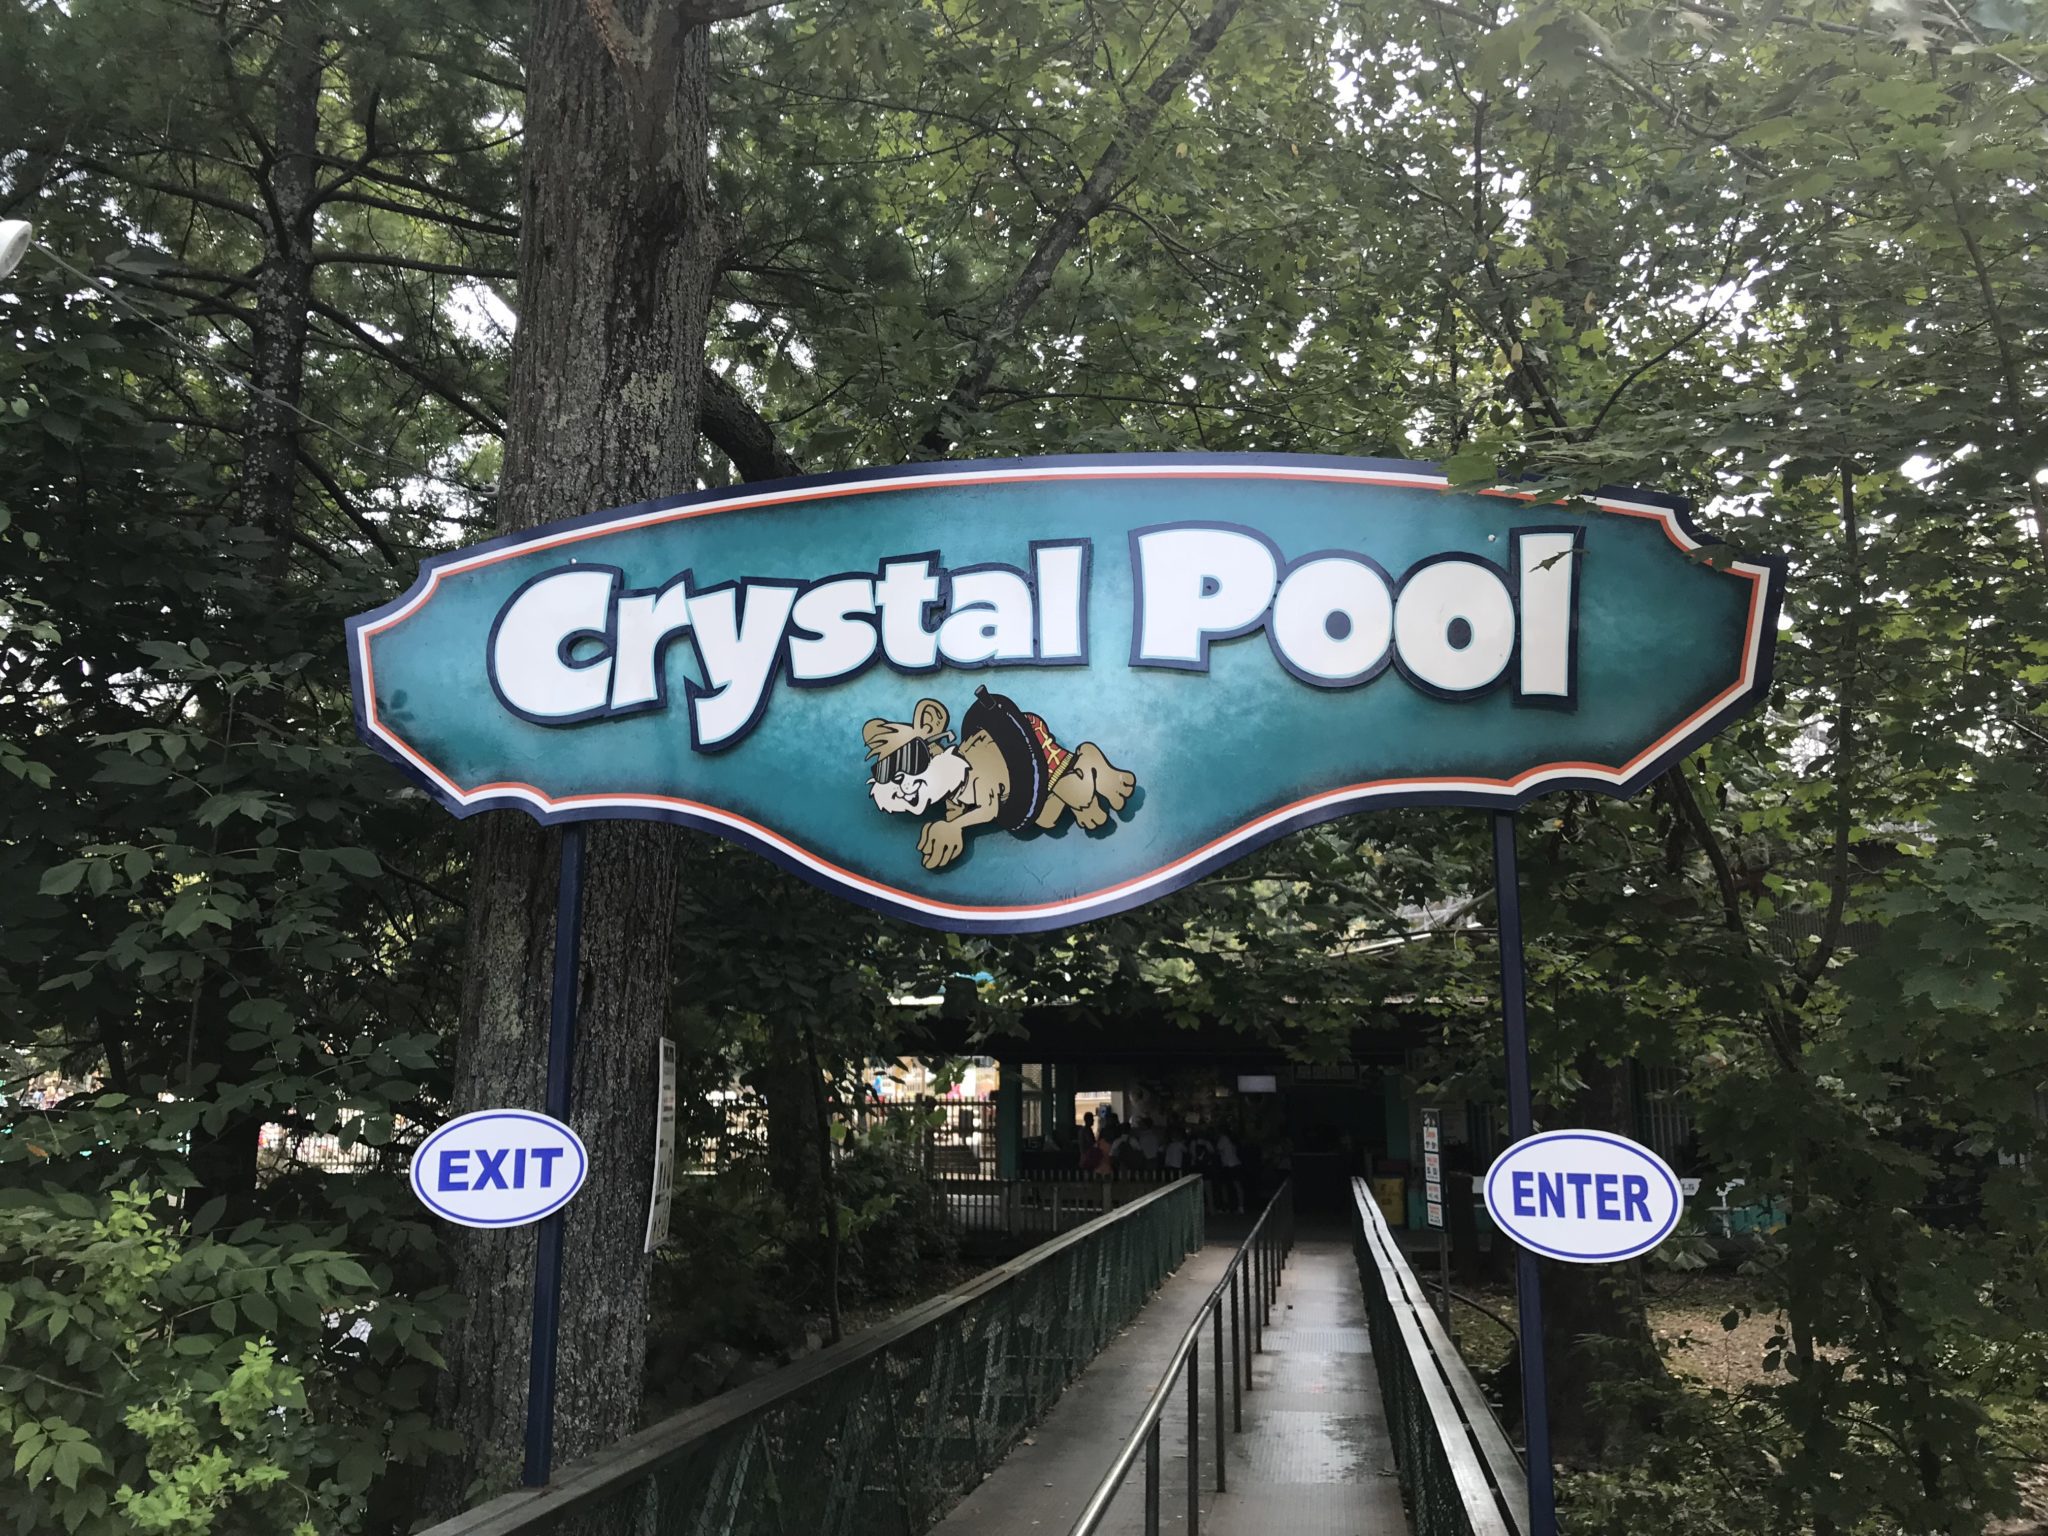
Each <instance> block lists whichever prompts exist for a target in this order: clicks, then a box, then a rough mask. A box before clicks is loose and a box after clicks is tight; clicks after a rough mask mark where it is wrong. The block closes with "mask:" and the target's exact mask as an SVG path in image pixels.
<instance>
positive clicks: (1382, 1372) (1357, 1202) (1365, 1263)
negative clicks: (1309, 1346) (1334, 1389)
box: [1351, 1179, 1529, 1536]
mask: <svg viewBox="0 0 2048 1536" xmlns="http://www.w3.org/2000/svg"><path fill="white" fill-rule="evenodd" d="M1351 1203H1352V1208H1353V1213H1352V1215H1353V1226H1352V1238H1353V1243H1354V1246H1355V1247H1356V1249H1357V1253H1358V1280H1359V1284H1360V1285H1361V1286H1362V1287H1363V1288H1364V1291H1365V1310H1366V1318H1367V1321H1368V1324H1369V1326H1370V1328H1371V1332H1372V1353H1373V1364H1374V1365H1375V1366H1376V1367H1377V1369H1378V1371H1379V1378H1380V1394H1381V1396H1382V1398H1383V1399H1384V1400H1385V1402H1386V1409H1387V1428H1388V1431H1389V1433H1390V1434H1391V1436H1392V1439H1393V1443H1394V1460H1395V1463H1396V1464H1397V1465H1398V1467H1399V1469H1400V1473H1401V1492H1402V1493H1403V1495H1405V1496H1406V1498H1407V1501H1408V1518H1409V1524H1410V1527H1411V1529H1412V1530H1413V1531H1414V1533H1415V1536H1525V1533H1526V1532H1527V1531H1528V1529H1529V1494H1528V1487H1527V1484H1526V1483H1525V1481H1524V1478H1523V1471H1522V1464H1521V1462H1520V1461H1518V1460H1517V1459H1516V1457H1515V1453H1514V1449H1513V1447H1512V1446H1510V1445H1509V1444H1508V1441H1507V1437H1506V1436H1505V1435H1504V1434H1502V1433H1501V1429H1500V1425H1499V1423H1498V1422H1497V1421H1496V1420H1495V1419H1494V1416H1493V1410H1492V1409H1491V1408H1490V1407H1489V1406H1488V1405H1487V1402H1486V1399H1485V1397H1484V1396H1483V1395H1482V1394H1481V1392H1480V1390H1479V1383H1478V1382H1476V1381H1474V1380H1473V1379H1472V1373H1471V1372H1470V1371H1469V1370H1467V1369H1466V1368H1465V1362H1464V1361H1463V1360H1462V1359H1461V1358H1460V1357H1459V1355H1458V1352H1457V1348H1456V1346H1454V1345H1453V1344H1452V1343H1451V1341H1450V1337H1449V1335H1447V1334H1446V1333H1445V1332H1444V1329H1443V1325H1442V1324H1441V1323H1439V1322H1438V1321H1437V1317H1436V1314H1435V1313H1434V1312H1433V1311H1431V1310H1430V1307H1429V1303H1428V1302H1427V1301H1426V1300H1425V1299H1424V1297H1423V1294H1422V1286H1421V1284H1420V1283H1419V1282H1418V1281H1417V1280H1416V1278H1415V1271H1414V1270H1413V1269H1411V1268H1409V1265H1408V1261H1407V1259H1406V1258H1404V1257H1403V1256H1402V1254H1401V1249H1400V1247H1399V1245H1398V1244H1396V1243H1395V1241H1394V1234H1393V1233H1392V1232H1391V1231H1389V1230H1388V1228H1387V1223H1386V1219H1385V1218H1384V1217H1383V1216H1381V1215H1380V1210H1379V1206H1378V1205H1377V1204H1376V1203H1375V1202H1374V1200H1373V1198H1372V1191H1371V1189H1370V1188H1369V1187H1368V1186H1367V1184H1366V1182H1365V1180H1363V1179H1354V1180H1353V1181H1352V1191H1351Z"/></svg>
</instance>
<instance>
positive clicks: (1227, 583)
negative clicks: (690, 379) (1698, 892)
mask: <svg viewBox="0 0 2048 1536" xmlns="http://www.w3.org/2000/svg"><path fill="white" fill-rule="evenodd" d="M563 510H564V511H572V512H573V511H576V510H578V509H573V508H565V509H563ZM1715 543H1716V541H1715V540H1713V539H1712V538H1710V537H1709V536H1708V535H1706V534H1705V533H1703V532H1702V531H1701V530H1700V529H1698V528H1697V527H1695V526H1694V525H1693V523H1692V521H1691V519H1690V517H1689V516H1688V514H1687V510H1686V507H1685V506H1684V504H1683V503H1681V502H1679V501H1676V500H1674V499H1672V498H1670V497H1666V496H1660V495H1657V494H1655V493H1653V492H1647V491H1629V490H1611V491H1602V492H1599V493H1597V494H1595V495H1591V496H1586V497H1580V498H1576V499H1572V500H1570V501H1550V500H1543V501H1539V500H1538V499H1536V498H1534V497H1532V496H1530V495H1527V494H1525V493H1522V492H1519V491H1516V490H1513V489H1509V488H1501V489H1496V490H1489V491H1473V490H1464V489H1458V488H1454V487H1453V486H1451V485H1450V483H1449V482H1448V480H1447V479H1446V478H1445V476H1444V475H1443V474H1442V473H1441V472H1440V471H1439V470H1438V469H1437V468H1436V467H1435V466H1434V465H1430V464H1417V463H1410V462H1407V461H1403V460H1395V459H1353V458H1338V457H1333V456H1324V455H1281V454H1207V453H1191V454H1126V455H1100V456H1077V457H1068V458H1043V459H1018V460H1007V461H995V462H982V463H973V462H943V463H935V464H919V465H909V466H903V467H899V468H887V469H865V470H855V471H852V472H850V473H846V474H839V475H824V476H817V477H813V478H810V479H803V480H789V481H781V482H777V483H774V484H769V485H749V486H743V487H736V488H732V489H724V490H717V491H709V492H703V493H698V494H693V495H687V496H679V497H673V498H669V499H667V500H662V501H654V502H647V503H644V504H642V505H640V506H636V507H625V508H619V509H615V510H612V511H605V512H593V513H589V514H588V515H583V516H572V517H570V518H569V519H567V520H566V521H563V522H558V523H551V524H548V525H546V526H543V527H539V528H534V529H529V530H526V531H524V532H521V533H517V534H512V535H508V536H506V537H504V538H499V539H493V540H490V541H488V542H486V543H483V544H479V545H474V546H472V547H470V548H467V549H460V550H454V551H450V552H449V553H447V554H443V555H437V556H435V557H434V558H432V559H430V560H428V561H427V562H426V563H425V564H424V565H423V566H422V568H421V571H420V575H419V578H418V579H417V580H416V581H415V582H414V583H413V585H412V587H411V588H410V589H409V590H408V591H406V592H405V593H404V594H403V595H401V596H399V597H397V598H395V599H393V600H392V601H391V602H389V603H386V604H384V605H383V606H382V607H380V608H378V609H377V610H375V611H374V612H371V613H366V614H362V615H360V616H358V617H356V618H354V619H351V620H350V621H349V624H348V650H349V664H350V669H351V673H352V678H353V683H354V694H355V709H356V725H357V730H358V731H359V733H360V734H361V735H362V737H363V739H364V740H365V741H366V742H367V743H368V744H369V745H370V746H371V747H372V748H373V749H375V750H376V751H377V752H379V753H380V754H382V755H383V756H385V757H387V758H388V759H390V760H391V762H392V763H394V764H395V765H396V766H397V767H398V768H400V769H401V770H402V771H403V772H404V773H405V774H406V775H407V776H408V777H410V778H411V779H412V780H413V781H414V782H415V783H417V784H418V785H419V786H420V787H421V788H422V789H424V790H425V791H426V792H427V793H428V794H429V795H431V796H432V797H433V798H434V799H435V800H437V801H438V802H440V803H441V804H442V805H443V806H444V807H446V808H447V809H448V810H449V811H451V812H453V813H454V814H455V815H457V816H469V815H474V814H476V813H478V812H480V811H484V810H490V809H498V808H512V809H518V810H521V811H524V812H525V813H527V814H528V815H530V816H532V817H534V818H535V819H536V820H537V821H540V822H542V823H543V824H546V825H557V824H559V825H562V826H563V828H564V831H563V841H562V867H561V890H560V901H559V911H558V914H557V925H556V939H555V970H554V996H553V1008H552V1018H551V1023H550V1035H549V1047H548V1087H547V1110H548V1113H549V1114H551V1115H553V1116H555V1117H556V1118H558V1119H564V1118H566V1116H567V1115H568V1113H569V1107H570V1106H569V1099H570V1091H569V1089H570V1068H571V1056H572V1051H573V1043H574V1036H575V1014H576V981H577V937H578V929H579V925H580V916H581V902H582V869H583V841H582V837H583V834H582V830H581V828H582V824H583V823H585V822H588V821H592V820H605V819H614V818H636V819H652V820H663V821H671V822H676V823H679V824H682V825H685V826H690V827H696V828H699V829H701V830H704V831H707V832H711V833H713V834H714V835H717V836H720V837H724V838H728V839H730V840H732V841H734V842H737V843H740V844H742V845H744V846H746V847H749V848H752V849H754V850H755V851H757V852H759V853H761V854H762V855H764V856H765V857H767V858H770V859H772V860H774V861H775V862H777V863H779V864H781V865H782V866H784V867H785V868H787V869H789V870H790V871H792V872H793V873H795V874H796V875H798V876H800V877H801V878H803V879H805V880H809V881H811V882H812V883H814V884H816V885H819V886H821V887H823V888H825V889H827V890H829V891H833V892H835V893H837V894H839V895H842V896H844V897H846V898H847V899H849V900H853V901H856V902H860V903H862V904H864V905H867V906H869V907H871V908H874V909H876V910H878V911H881V912H884V913H887V914H889V915H891V916H895V917H899V918H903V919H906V920H908V921H911V922H915V923H922V924H924V925H926V926H929V927H933V928H938V929H942V930H945V931H948V932H956V933H977V932H979V933H1031V932H1043V931H1052V930H1057V929H1061V928H1065V927H1069V926H1071V925H1073V924H1076V923H1081V922H1086V921H1088V920H1090V919H1092V918H1098V917H1104V916H1107V915H1109V914H1112V913H1116V912H1122V911H1127V910H1130V909H1132V908H1134V907H1138V906H1142V905H1144V904H1145V903H1147V902H1149V901H1153V900H1155V899H1157V898H1158V897H1160V896H1163V895H1166V894H1167V893H1169V892H1171V891H1174V890H1177V889H1179V888H1181V887H1182V886H1185V885H1187V884H1188V883H1190V882H1191V881H1194V880H1197V879H1199V878H1201V877H1202V876H1203V875H1204V874H1207V873H1208V872H1210V871H1211V870H1214V869H1217V868H1219V867H1221V866H1222V865H1224V864H1226V863H1228V862H1230V861H1231V860H1234V859H1238V858H1242V857H1243V856H1244V855H1245V854H1247V853H1250V852H1251V851H1252V850H1254V849H1256V848H1258V847H1261V846H1263V845H1264V844H1266V843H1268V842H1271V841H1272V840H1273V839H1274V838H1277V837H1280V836H1282V835H1284V834H1285V833H1287V832H1290V831H1293V830H1295V829H1297V828H1300V827H1306V826H1312V825H1314V824H1316V823H1318V822H1323V821H1328V820H1331V819H1332V818H1335V817H1338V816H1343V815H1348V814H1350V813H1352V812H1354V811H1359V810H1365V809H1369V808H1372V807H1375V806H1397V805H1446V806H1449V805H1457V806H1471V807H1477V808H1482V809H1486V810H1489V811H1492V812H1494V813H1495V814H1494V858H1495V872H1496V876H1497V880H1498V886H1499V893H1500V913H1501V919H1500V921H1501V983H1502V1002H1503V1010H1502V1011H1503V1019H1504V1022H1505V1026H1506V1033H1507V1068H1508V1086H1509V1093H1508V1099H1509V1106H1510V1120H1511V1129H1512V1131H1513V1134H1514V1136H1515V1137H1516V1138H1518V1139H1519V1138H1522V1137H1526V1136H1528V1135H1529V1134H1531V1132H1532V1131H1533V1129H1534V1115H1533V1108H1532V1103H1531V1098H1530V1084H1529V1053H1528V1039H1527V1022H1526V1018H1525V1014H1524V1008H1523V979H1522V969H1523V968H1522V944H1521V922H1520V907H1519V899H1518V892H1517V889H1516V884H1515V880H1516V870H1515V847H1514V822H1513V819H1512V815H1511V813H1512V812H1513V811H1514V810H1515V809H1516V808H1518V807H1519V806H1522V805H1525V804H1527V803H1528V802H1529V801H1531V800H1533V799H1536V798H1537V797H1539V796H1542V795H1545V794H1552V793H1556V792H1559V791H1563V790H1584V791H1591V792H1594V793H1598V794H1606V795H1614V796H1627V795H1632V794H1634V793H1635V792H1636V791H1637V790H1639V789H1641V788H1642V787H1644V786H1645V785H1647V784H1648V783H1649V782H1650V781H1651V780H1652V779H1654V778H1655V777H1656V776H1657V775H1658V774H1660V773H1663V772H1665V771H1666V770H1668V769H1669V768H1670V767H1671V766H1672V765H1673V764H1675V763H1677V762H1679V761H1680V760H1681V759H1682V758H1683V757H1684V756H1685V755H1686V754H1687V753H1688V752H1690V751H1692V750H1693V749H1694V748H1695V747H1697V746H1698V745H1700V744H1701V743H1702V742H1704V741H1706V740H1708V739H1709V738H1711V737H1712V736H1714V735H1715V734H1717V733H1718V732H1720V731H1721V730H1723V729H1725V728H1726V727H1727V726H1728V725H1729V724H1730V723H1731V722H1733V721H1734V720H1736V719H1738V718H1740V717H1741V716H1742V715H1743V714H1745V713H1747V712H1748V711H1749V710H1750V709H1752V708H1753V707H1754V706H1755V705H1756V704H1757V703H1758V702H1759V701H1760V700H1761V699H1762V698H1763V697H1764V696H1765V694H1766V693H1767V691H1768V689H1769V687H1770V676H1771V657H1772V651H1773V647H1774V644H1775V641H1776V638H1777V616H1778V608H1779V604H1780V601H1781V599H1782V597H1783V589H1784V562H1783V561H1782V560H1781V559H1778V558H1775V557H1770V556H1762V557H1758V556H1737V555H1734V554H1732V553H1731V552H1730V551H1728V550H1726V549H1717V548H1715V547H1713V546H1714V545H1715ZM639 1173H640V1170H634V1174H633V1176H634V1177H638V1176H639ZM622 1174H623V1171H622V1170H616V1169H613V1170H606V1171H605V1176H606V1177H610V1178H617V1177H621V1176H622ZM545 1223H546V1224H545V1225H544V1226H543V1228H542V1230H541V1234H540V1245H539V1253H538V1256H537V1259H536V1264H537V1269H536V1274H535V1285H534V1331H533V1354H532V1369H531V1377H530V1384H529V1399H528V1409H529V1412H528V1434H527V1448H526V1480H527V1481H528V1482H529V1483H534V1484H538V1483H543V1482H545V1481H546V1480H547V1478H548V1474H549V1470H550V1444H551V1440H552V1417H553V1398H554V1379H555V1339H556V1334H557V1330H558V1327H559V1317H560V1283H561V1252H562V1225H561V1224H562V1217H561V1214H560V1212H559V1211H557V1212H555V1213H554V1214H552V1215H549V1216H547V1217H546V1218H545ZM1519 1264H1520V1270H1519V1275H1520V1289H1521V1297H1522V1330H1521V1333H1522V1338H1521V1349H1522V1368H1523V1389H1524V1392H1525V1394H1526V1397H1527V1404H1526V1419H1527V1424H1528V1438H1529V1477H1530V1497H1531V1507H1532V1512H1533V1514H1534V1517H1535V1520H1536V1529H1535V1532H1534V1536H1552V1532H1553V1531H1554V1529H1555V1519H1554V1515H1553V1513H1552V1503H1553V1500H1552V1493H1551V1472H1550V1459H1549V1433H1548V1430H1549V1426H1548V1419H1547V1415H1546V1405H1545V1401H1544V1397H1545V1394H1544V1378H1543V1358H1542V1334H1543V1330H1542V1295H1541V1290H1540V1285H1539V1280H1538V1275H1537V1271H1536V1267H1535V1259H1534V1258H1533V1256H1531V1255H1529V1254H1526V1253H1524V1254H1523V1255H1521V1256H1520V1259H1519Z"/></svg>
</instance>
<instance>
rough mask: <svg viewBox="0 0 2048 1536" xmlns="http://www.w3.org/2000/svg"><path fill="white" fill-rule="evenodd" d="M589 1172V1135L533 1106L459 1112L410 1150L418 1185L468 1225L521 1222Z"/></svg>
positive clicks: (432, 1206)
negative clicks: (586, 1141) (585, 1137)
mask: <svg viewBox="0 0 2048 1536" xmlns="http://www.w3.org/2000/svg"><path fill="white" fill-rule="evenodd" d="M589 1172H590V1155H589V1153H587V1152H586V1151H584V1148H583V1138H582V1137H580V1136H578V1135H577V1134H576V1132H575V1131H574V1130H572V1129H570V1128H569V1127H568V1126H566V1125H564V1124H563V1123H562V1122H561V1121H559V1120H556V1119H554V1118H553V1117H552V1116H549V1115H542V1114H536V1113H535V1112H534V1111H532V1110H530V1109H480V1110H477V1111H475V1112H474V1113H472V1114H467V1115H458V1116H457V1117H456V1118H455V1119H453V1120H450V1121H449V1122H448V1123H447V1124H446V1125H444V1126H442V1127H441V1128H440V1129H439V1130H437V1131H435V1132H434V1134H433V1135H431V1136H429V1137H428V1138H427V1139H426V1140H425V1141H423V1142H421V1143H420V1146H419V1150H418V1151H417V1152H415V1153H413V1156H412V1170H411V1180H412V1190H413V1193H414V1194H416V1195H418V1196H419V1198H420V1201H421V1203H422V1204H424V1205H425V1206H426V1207H427V1209H428V1210H430V1211H432V1212H433V1213H434V1214H435V1215H436V1216H443V1217H446V1218H447V1219H448V1220H449V1221H453V1222H458V1223H460V1224H461V1225H463V1226H465V1227H520V1226H525V1225H526V1224H527V1223H528V1222H532V1221H539V1220H540V1219H541V1218H542V1217H543V1216H549V1215H552V1214H553V1213H554V1212H556V1211H558V1210H560V1209H561V1208H562V1207H563V1206H565V1205H567V1204H568V1203H569V1201H570V1200H571V1199H572V1198H573V1197H574V1196H575V1194H576V1191H577V1190H579V1189H581V1188H582V1187H583V1180H584V1179H585V1177H587V1176H588V1174H589Z"/></svg>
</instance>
